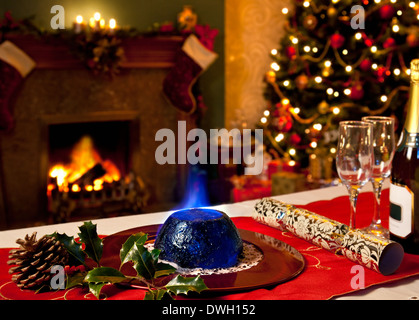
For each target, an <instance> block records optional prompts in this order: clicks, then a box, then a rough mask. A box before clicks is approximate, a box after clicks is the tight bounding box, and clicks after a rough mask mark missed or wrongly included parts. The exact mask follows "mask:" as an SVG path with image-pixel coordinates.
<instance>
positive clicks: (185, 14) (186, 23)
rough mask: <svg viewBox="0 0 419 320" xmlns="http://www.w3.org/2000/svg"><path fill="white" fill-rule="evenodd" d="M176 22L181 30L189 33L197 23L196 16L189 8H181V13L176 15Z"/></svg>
mask: <svg viewBox="0 0 419 320" xmlns="http://www.w3.org/2000/svg"><path fill="white" fill-rule="evenodd" d="M177 21H178V23H179V25H180V27H181V28H182V29H183V30H187V31H191V30H192V29H193V28H194V27H195V25H196V23H197V21H198V16H197V15H196V13H195V12H194V11H193V10H192V7H191V6H183V11H182V12H180V13H179V14H178V19H177Z"/></svg>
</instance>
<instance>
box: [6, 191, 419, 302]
mask: <svg viewBox="0 0 419 320" xmlns="http://www.w3.org/2000/svg"><path fill="white" fill-rule="evenodd" d="M367 191H371V188H369V187H368V186H367V187H365V188H364V189H363V192H367ZM342 195H347V191H346V188H345V187H343V186H337V187H329V188H323V189H317V190H311V191H304V192H298V193H293V194H287V195H282V196H276V197H274V198H276V199H278V200H282V201H285V202H287V203H291V204H294V205H304V204H308V203H310V202H314V201H319V200H330V199H333V198H336V197H339V196H342ZM257 201H258V200H250V201H244V202H239V203H234V204H224V205H218V206H214V207H213V208H215V209H219V210H222V211H224V212H225V213H226V214H228V215H229V216H230V217H243V216H251V215H252V213H253V207H254V205H255V204H256V202H257ZM172 212H173V211H167V212H157V213H147V214H139V215H131V216H122V217H116V218H106V219H98V220H93V221H92V222H93V223H95V224H97V232H98V233H99V234H105V235H110V234H113V233H116V232H119V231H122V230H126V229H129V228H134V227H139V226H146V225H152V224H161V223H163V222H164V221H165V220H166V218H167V217H168V216H169V215H170V214H171V213H172ZM80 225H81V223H80V222H71V223H63V224H55V225H47V226H37V227H33V228H24V229H14V230H7V231H1V232H0V247H2V248H10V247H16V246H17V245H16V242H15V241H16V239H18V238H22V237H24V236H25V235H26V234H32V232H34V231H36V232H37V233H38V235H39V236H41V235H44V234H49V233H53V232H55V231H57V232H59V233H66V234H67V235H76V234H77V233H78V232H79V229H78V227H79V226H80ZM415 298H418V299H419V276H416V277H410V278H407V279H403V280H399V281H396V282H392V283H389V284H385V285H380V286H373V287H371V288H366V289H363V290H360V291H357V292H355V293H352V294H347V295H344V296H340V297H338V298H337V299H392V300H396V299H402V300H404V299H415Z"/></svg>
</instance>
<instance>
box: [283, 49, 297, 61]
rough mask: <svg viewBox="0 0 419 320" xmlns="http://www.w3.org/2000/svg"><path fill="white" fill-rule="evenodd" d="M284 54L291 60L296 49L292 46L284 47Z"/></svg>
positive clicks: (295, 53) (294, 55)
mask: <svg viewBox="0 0 419 320" xmlns="http://www.w3.org/2000/svg"><path fill="white" fill-rule="evenodd" d="M285 54H286V55H287V57H288V58H289V59H291V60H294V59H295V58H296V57H297V51H296V50H295V48H294V47H293V46H289V47H286V48H285Z"/></svg>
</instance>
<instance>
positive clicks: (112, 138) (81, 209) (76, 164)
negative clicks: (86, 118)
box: [47, 121, 147, 222]
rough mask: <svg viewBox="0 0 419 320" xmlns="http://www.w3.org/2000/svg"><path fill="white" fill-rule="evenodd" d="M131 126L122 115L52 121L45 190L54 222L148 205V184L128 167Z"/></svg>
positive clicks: (129, 210)
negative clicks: (106, 118)
mask: <svg viewBox="0 0 419 320" xmlns="http://www.w3.org/2000/svg"><path fill="white" fill-rule="evenodd" d="M128 128H129V126H127V124H126V123H124V121H122V122H121V121H115V122H97V123H77V124H60V125H52V126H50V128H49V137H50V138H49V159H50V161H49V162H50V168H49V172H48V186H47V196H48V210H49V212H50V213H51V215H52V219H53V221H54V222H63V221H69V220H71V218H72V217H74V216H76V217H77V214H80V213H82V214H83V215H84V217H85V218H86V217H87V216H86V212H88V214H89V215H92V214H93V213H94V216H95V217H102V216H109V215H110V214H112V213H117V214H118V215H121V214H123V213H124V212H128V213H138V212H140V211H141V208H142V207H144V206H145V204H146V202H147V192H146V188H145V185H144V183H143V181H142V180H141V178H140V177H139V176H137V175H135V174H134V173H133V172H132V171H131V170H130V159H129V158H130V156H129V143H127V141H129V130H128Z"/></svg>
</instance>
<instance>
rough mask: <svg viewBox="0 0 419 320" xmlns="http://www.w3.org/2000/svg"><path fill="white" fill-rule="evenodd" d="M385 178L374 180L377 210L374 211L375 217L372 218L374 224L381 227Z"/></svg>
mask: <svg viewBox="0 0 419 320" xmlns="http://www.w3.org/2000/svg"><path fill="white" fill-rule="evenodd" d="M383 182H384V179H383V178H373V179H372V187H373V190H374V196H375V206H376V208H375V210H374V216H373V218H372V224H374V225H379V224H381V216H380V215H381V212H380V211H381V210H380V208H381V189H382V187H383Z"/></svg>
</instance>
